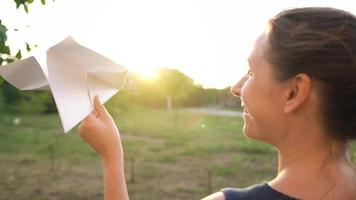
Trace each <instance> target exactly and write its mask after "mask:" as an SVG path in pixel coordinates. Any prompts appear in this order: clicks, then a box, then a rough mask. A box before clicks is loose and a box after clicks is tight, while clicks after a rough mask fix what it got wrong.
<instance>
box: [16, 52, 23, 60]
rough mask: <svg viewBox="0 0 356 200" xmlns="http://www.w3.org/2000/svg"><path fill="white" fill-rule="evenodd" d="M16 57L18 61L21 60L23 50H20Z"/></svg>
mask: <svg viewBox="0 0 356 200" xmlns="http://www.w3.org/2000/svg"><path fill="white" fill-rule="evenodd" d="M15 57H16V58H17V59H19V60H21V58H22V55H21V50H19V51H18V52H17V54H16V55H15Z"/></svg>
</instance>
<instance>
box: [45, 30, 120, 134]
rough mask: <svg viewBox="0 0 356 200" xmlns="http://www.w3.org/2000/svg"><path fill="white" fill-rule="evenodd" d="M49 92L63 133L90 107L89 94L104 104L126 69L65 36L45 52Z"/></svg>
mask: <svg viewBox="0 0 356 200" xmlns="http://www.w3.org/2000/svg"><path fill="white" fill-rule="evenodd" d="M47 62H48V76H49V84H50V86H51V90H52V94H53V97H54V99H55V102H56V105H57V109H58V112H59V115H60V119H61V121H62V125H63V128H64V131H65V132H67V131H69V130H70V129H72V128H73V127H74V126H75V125H76V124H78V123H79V122H80V121H81V120H83V119H84V118H85V117H86V116H87V115H88V114H89V113H90V112H91V110H92V105H91V102H92V98H91V96H93V95H96V94H97V95H99V97H100V99H101V100H102V102H103V103H104V102H105V101H106V100H108V99H109V98H110V97H111V96H113V95H114V94H115V93H116V92H117V91H118V90H119V89H121V88H122V86H123V84H124V81H125V78H126V71H127V70H126V69H125V68H123V67H122V66H120V65H118V64H116V63H114V62H113V61H111V60H109V59H107V58H105V57H104V56H102V55H100V54H98V53H96V52H94V51H92V50H90V49H88V48H85V47H83V46H81V45H79V44H78V43H76V42H75V41H74V40H73V39H72V38H70V37H68V38H66V39H65V40H64V41H62V42H61V43H59V44H58V45H56V46H54V47H52V48H50V50H49V51H48V52H47Z"/></svg>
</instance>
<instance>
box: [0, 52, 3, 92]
mask: <svg viewBox="0 0 356 200" xmlns="http://www.w3.org/2000/svg"><path fill="white" fill-rule="evenodd" d="M2 62H4V59H2V58H1V57H0V66H1V65H2ZM0 85H1V78H0Z"/></svg>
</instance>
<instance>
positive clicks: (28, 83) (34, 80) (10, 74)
mask: <svg viewBox="0 0 356 200" xmlns="http://www.w3.org/2000/svg"><path fill="white" fill-rule="evenodd" d="M0 75H1V76H2V77H3V78H4V79H5V80H6V81H7V82H9V83H10V84H11V85H13V86H14V87H16V88H18V89H19V90H48V89H49V87H48V80H47V77H46V75H45V73H44V71H43V69H42V68H41V66H40V65H39V63H38V62H37V60H36V59H35V58H34V57H33V56H31V57H29V58H26V59H23V60H19V61H15V62H13V63H10V64H8V65H5V66H2V67H0Z"/></svg>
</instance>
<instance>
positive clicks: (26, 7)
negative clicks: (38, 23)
mask: <svg viewBox="0 0 356 200" xmlns="http://www.w3.org/2000/svg"><path fill="white" fill-rule="evenodd" d="M23 6H24V8H25V11H26V13H28V6H26V5H25V4H24V5H23Z"/></svg>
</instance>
